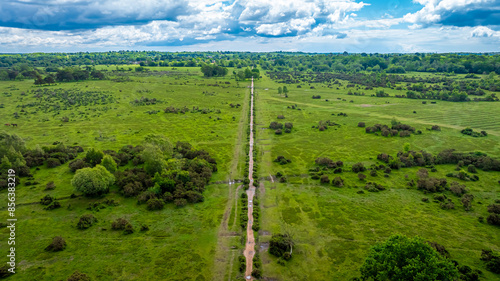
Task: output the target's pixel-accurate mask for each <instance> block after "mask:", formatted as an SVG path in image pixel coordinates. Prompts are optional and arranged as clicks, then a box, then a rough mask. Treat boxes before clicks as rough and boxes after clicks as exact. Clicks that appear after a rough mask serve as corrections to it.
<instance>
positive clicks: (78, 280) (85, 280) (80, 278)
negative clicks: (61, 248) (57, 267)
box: [67, 270, 90, 281]
mask: <svg viewBox="0 0 500 281" xmlns="http://www.w3.org/2000/svg"><path fill="white" fill-rule="evenodd" d="M67 281H90V277H88V276H87V274H85V273H81V272H80V271H78V270H77V271H75V272H73V274H71V276H70V277H69V278H68V280H67Z"/></svg>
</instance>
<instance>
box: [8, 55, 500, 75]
mask: <svg viewBox="0 0 500 281" xmlns="http://www.w3.org/2000/svg"><path fill="white" fill-rule="evenodd" d="M208 63H214V64H216V65H218V66H222V67H237V68H246V67H257V66H261V67H262V69H264V70H268V71H307V70H309V71H312V72H359V71H372V72H385V73H405V72H410V71H418V72H447V73H457V74H464V73H475V74H483V73H486V74H489V73H491V72H496V73H497V74H500V54H457V53H453V54H424V53H415V54H366V53H362V54H348V53H346V52H344V53H342V54H309V53H282V52H277V53H249V52H181V53H168V52H154V51H149V52H135V51H119V52H103V53H88V52H80V53H32V54H4V55H0V68H3V69H1V70H0V79H3V80H7V79H9V78H10V79H12V77H11V76H9V73H7V69H11V70H15V71H18V72H20V73H22V72H23V71H24V70H26V68H29V67H31V68H33V67H36V68H49V70H48V71H49V72H50V69H51V68H52V69H53V68H56V69H57V68H61V67H67V66H82V65H89V66H90V65H122V64H139V65H140V66H172V67H182V66H187V67H201V66H202V65H203V64H208ZM53 71H54V70H52V72H53ZM23 75H24V74H23ZM14 78H15V77H14ZM32 78H34V77H32Z"/></svg>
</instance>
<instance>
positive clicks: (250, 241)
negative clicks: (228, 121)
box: [243, 78, 255, 280]
mask: <svg viewBox="0 0 500 281" xmlns="http://www.w3.org/2000/svg"><path fill="white" fill-rule="evenodd" d="M253 117H254V116H253V78H252V86H251V88H250V151H249V152H248V158H249V161H248V168H249V171H248V179H249V180H250V184H249V186H250V188H249V189H248V190H247V195H248V224H247V242H246V246H245V251H244V252H243V255H244V256H245V258H246V263H247V268H246V271H245V279H247V280H253V277H252V266H253V256H254V254H255V239H254V236H253V230H252V222H253V204H252V203H253V196H254V195H255V186H253Z"/></svg>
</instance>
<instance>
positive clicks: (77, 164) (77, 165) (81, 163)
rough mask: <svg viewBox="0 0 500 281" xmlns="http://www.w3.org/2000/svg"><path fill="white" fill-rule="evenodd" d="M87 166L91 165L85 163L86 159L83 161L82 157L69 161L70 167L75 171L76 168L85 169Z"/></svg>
mask: <svg viewBox="0 0 500 281" xmlns="http://www.w3.org/2000/svg"><path fill="white" fill-rule="evenodd" d="M86 167H89V165H88V164H87V163H85V161H83V160H82V159H76V160H73V161H71V162H69V169H70V170H71V172H73V173H74V172H76V170H79V169H83V168H86Z"/></svg>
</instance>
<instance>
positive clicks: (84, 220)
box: [76, 214, 97, 229]
mask: <svg viewBox="0 0 500 281" xmlns="http://www.w3.org/2000/svg"><path fill="white" fill-rule="evenodd" d="M96 222H97V219H96V218H95V217H94V215H92V214H86V215H82V216H81V217H80V220H79V221H78V223H77V224H76V227H77V228H79V229H87V228H89V227H91V226H92V225H93V224H94V223H96Z"/></svg>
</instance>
